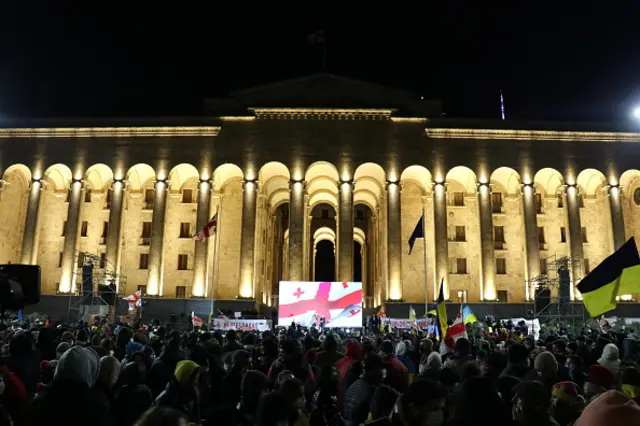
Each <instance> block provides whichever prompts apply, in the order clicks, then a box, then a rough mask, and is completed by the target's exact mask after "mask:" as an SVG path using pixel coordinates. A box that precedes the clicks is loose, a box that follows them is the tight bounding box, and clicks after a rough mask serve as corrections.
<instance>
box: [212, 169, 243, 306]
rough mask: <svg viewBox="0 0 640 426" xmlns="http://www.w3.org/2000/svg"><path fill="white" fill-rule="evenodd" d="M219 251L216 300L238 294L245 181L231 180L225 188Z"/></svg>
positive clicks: (215, 280)
mask: <svg viewBox="0 0 640 426" xmlns="http://www.w3.org/2000/svg"><path fill="white" fill-rule="evenodd" d="M222 193H223V199H222V210H221V215H220V241H219V253H218V256H217V259H216V271H215V278H214V285H215V289H216V296H215V297H216V299H223V300H232V299H235V297H236V296H237V294H238V284H239V279H240V278H239V274H240V239H241V232H240V229H241V228H242V182H240V181H237V180H235V181H231V182H229V183H227V184H226V185H225V186H224V187H223V188H222Z"/></svg>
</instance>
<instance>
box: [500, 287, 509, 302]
mask: <svg viewBox="0 0 640 426" xmlns="http://www.w3.org/2000/svg"><path fill="white" fill-rule="evenodd" d="M508 301H509V292H508V291H507V290H498V302H500V303H507V302H508Z"/></svg>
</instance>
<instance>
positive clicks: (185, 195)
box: [182, 189, 193, 204]
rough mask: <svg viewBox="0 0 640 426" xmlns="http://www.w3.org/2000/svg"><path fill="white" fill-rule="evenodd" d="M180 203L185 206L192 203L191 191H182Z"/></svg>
mask: <svg viewBox="0 0 640 426" xmlns="http://www.w3.org/2000/svg"><path fill="white" fill-rule="evenodd" d="M182 202H183V203H185V204H188V203H193V189H183V190H182Z"/></svg>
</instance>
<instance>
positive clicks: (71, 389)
mask: <svg viewBox="0 0 640 426" xmlns="http://www.w3.org/2000/svg"><path fill="white" fill-rule="evenodd" d="M99 362H100V360H99V358H98V354H96V353H95V351H94V350H93V349H90V348H84V347H81V346H74V347H73V348H71V349H69V350H68V351H66V352H65V353H64V354H63V355H62V356H61V357H60V360H59V361H58V366H57V368H56V372H55V375H54V378H53V381H52V382H51V385H50V386H49V387H48V388H47V389H46V390H45V391H44V392H43V393H41V394H39V395H38V396H37V397H36V398H35V399H34V400H33V401H32V403H31V406H30V407H29V410H28V413H27V421H26V422H25V424H27V425H45V424H50V425H65V426H74V425H78V426H85V425H98V426H100V425H104V426H108V425H109V424H110V414H109V407H108V405H107V403H106V401H105V400H104V398H102V397H101V395H99V394H98V393H97V392H95V391H93V390H92V389H91V387H92V386H93V384H94V383H95V381H96V379H97V378H98V364H99ZM70 401H72V406H69V403H70Z"/></svg>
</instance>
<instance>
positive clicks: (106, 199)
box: [104, 189, 113, 209]
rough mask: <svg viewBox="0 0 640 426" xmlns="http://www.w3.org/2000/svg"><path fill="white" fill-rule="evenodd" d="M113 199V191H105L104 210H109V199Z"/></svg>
mask: <svg viewBox="0 0 640 426" xmlns="http://www.w3.org/2000/svg"><path fill="white" fill-rule="evenodd" d="M112 197H113V189H109V190H108V191H107V196H106V197H105V200H104V208H105V209H110V208H111V198H112Z"/></svg>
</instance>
